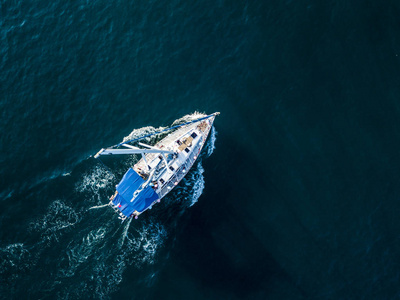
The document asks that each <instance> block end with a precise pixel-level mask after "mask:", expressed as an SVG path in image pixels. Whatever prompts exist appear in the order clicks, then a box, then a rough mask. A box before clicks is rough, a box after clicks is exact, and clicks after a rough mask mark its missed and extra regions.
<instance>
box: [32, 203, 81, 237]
mask: <svg viewBox="0 0 400 300" xmlns="http://www.w3.org/2000/svg"><path fill="white" fill-rule="evenodd" d="M79 221H80V216H79V214H78V213H77V212H76V211H75V210H74V209H73V208H72V207H69V206H68V205H66V204H65V203H64V202H62V201H61V200H56V201H54V202H53V203H52V204H51V205H50V206H49V208H48V210H47V213H46V215H44V216H43V217H41V218H39V219H37V220H36V221H34V222H32V223H31V224H30V226H29V228H30V230H33V231H37V232H40V233H41V235H42V237H43V238H45V239H47V240H49V241H51V240H53V239H55V240H58V238H59V237H60V235H61V234H62V233H61V232H62V231H63V230H65V229H67V228H69V227H72V226H74V225H75V224H77V223H78V222H79Z"/></svg>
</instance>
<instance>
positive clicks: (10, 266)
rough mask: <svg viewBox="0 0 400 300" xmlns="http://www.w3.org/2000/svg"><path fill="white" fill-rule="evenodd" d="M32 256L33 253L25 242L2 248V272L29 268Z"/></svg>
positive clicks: (0, 261)
mask: <svg viewBox="0 0 400 300" xmlns="http://www.w3.org/2000/svg"><path fill="white" fill-rule="evenodd" d="M30 257H31V254H30V253H29V251H28V250H27V249H26V247H25V246H24V244H23V243H15V244H11V245H8V246H6V247H4V248H0V274H5V273H8V272H15V271H24V270H26V269H28V268H29V266H30V262H29V261H30Z"/></svg>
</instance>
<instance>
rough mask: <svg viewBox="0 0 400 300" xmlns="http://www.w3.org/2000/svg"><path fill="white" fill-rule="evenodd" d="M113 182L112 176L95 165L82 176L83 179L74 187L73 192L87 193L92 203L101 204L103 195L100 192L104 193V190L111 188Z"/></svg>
mask: <svg viewBox="0 0 400 300" xmlns="http://www.w3.org/2000/svg"><path fill="white" fill-rule="evenodd" d="M113 180H114V175H112V174H111V173H110V172H108V171H107V170H105V169H104V168H103V167H101V166H99V165H97V166H96V167H94V168H93V169H91V170H90V171H89V172H88V173H85V174H84V175H83V178H82V179H81V180H80V181H79V182H78V183H77V184H76V185H75V190H76V191H78V192H81V193H88V194H89V195H90V200H91V201H92V202H96V203H102V201H101V200H102V196H104V195H103V194H102V193H101V192H102V191H103V192H104V190H105V189H106V188H111V187H112V184H113Z"/></svg>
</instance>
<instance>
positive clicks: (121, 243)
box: [120, 218, 132, 247]
mask: <svg viewBox="0 0 400 300" xmlns="http://www.w3.org/2000/svg"><path fill="white" fill-rule="evenodd" d="M131 222H132V218H129V220H128V222H127V223H126V224H125V227H124V230H123V231H122V239H121V242H120V246H121V247H122V246H123V245H124V241H125V238H126V236H127V234H128V229H129V226H130V225H131Z"/></svg>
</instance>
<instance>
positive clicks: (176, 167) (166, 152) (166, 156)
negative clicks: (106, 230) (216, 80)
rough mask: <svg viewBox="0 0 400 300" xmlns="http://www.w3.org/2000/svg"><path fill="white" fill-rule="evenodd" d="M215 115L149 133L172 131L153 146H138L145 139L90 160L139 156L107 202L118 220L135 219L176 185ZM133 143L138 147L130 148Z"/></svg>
mask: <svg viewBox="0 0 400 300" xmlns="http://www.w3.org/2000/svg"><path fill="white" fill-rule="evenodd" d="M217 115H219V112H216V113H213V114H211V115H204V116H203V117H201V118H198V119H196V120H192V121H190V122H186V123H184V124H180V125H177V126H173V127H171V128H167V129H164V130H162V131H160V132H156V133H153V134H151V135H155V134H159V133H162V132H167V131H171V130H174V131H173V132H171V133H169V134H168V135H167V136H166V137H165V138H163V139H162V140H160V141H159V142H157V143H156V144H155V145H153V146H150V145H147V144H144V143H141V142H138V141H139V140H141V139H143V138H146V137H149V136H151V135H146V136H143V137H140V138H137V139H134V140H129V141H125V142H122V143H120V144H118V145H115V146H113V147H110V148H106V149H104V148H103V149H101V150H100V151H99V152H98V153H97V154H96V155H95V156H94V157H95V158H99V157H100V156H102V155H116V154H124V155H141V159H140V160H139V161H138V162H137V163H136V164H135V165H133V166H132V167H131V168H129V169H128V170H127V171H126V173H125V175H124V176H123V177H122V179H121V181H120V182H119V184H118V185H117V186H116V191H115V193H114V195H112V196H111V198H110V203H109V205H110V206H111V207H112V208H113V209H114V210H115V211H116V212H117V213H118V214H119V218H120V219H122V220H125V219H127V218H132V217H134V218H136V219H137V218H138V216H139V215H140V214H142V213H143V212H145V211H146V210H147V209H150V208H151V207H152V206H153V205H154V204H156V203H158V202H160V201H161V199H162V198H164V197H165V196H166V195H167V194H168V193H169V192H170V191H171V190H172V189H173V188H174V187H175V186H177V185H178V184H179V182H180V181H181V180H182V178H183V177H184V176H185V175H186V174H187V172H188V171H189V170H190V168H191V167H192V166H193V164H194V162H195V161H196V159H197V158H198V157H199V154H200V151H201V149H202V148H203V146H204V144H205V142H206V139H207V136H208V134H209V133H210V130H211V128H212V125H213V123H214V119H215V117H216V116H217ZM133 142H137V146H140V147H137V146H133V145H132V143H133Z"/></svg>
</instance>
